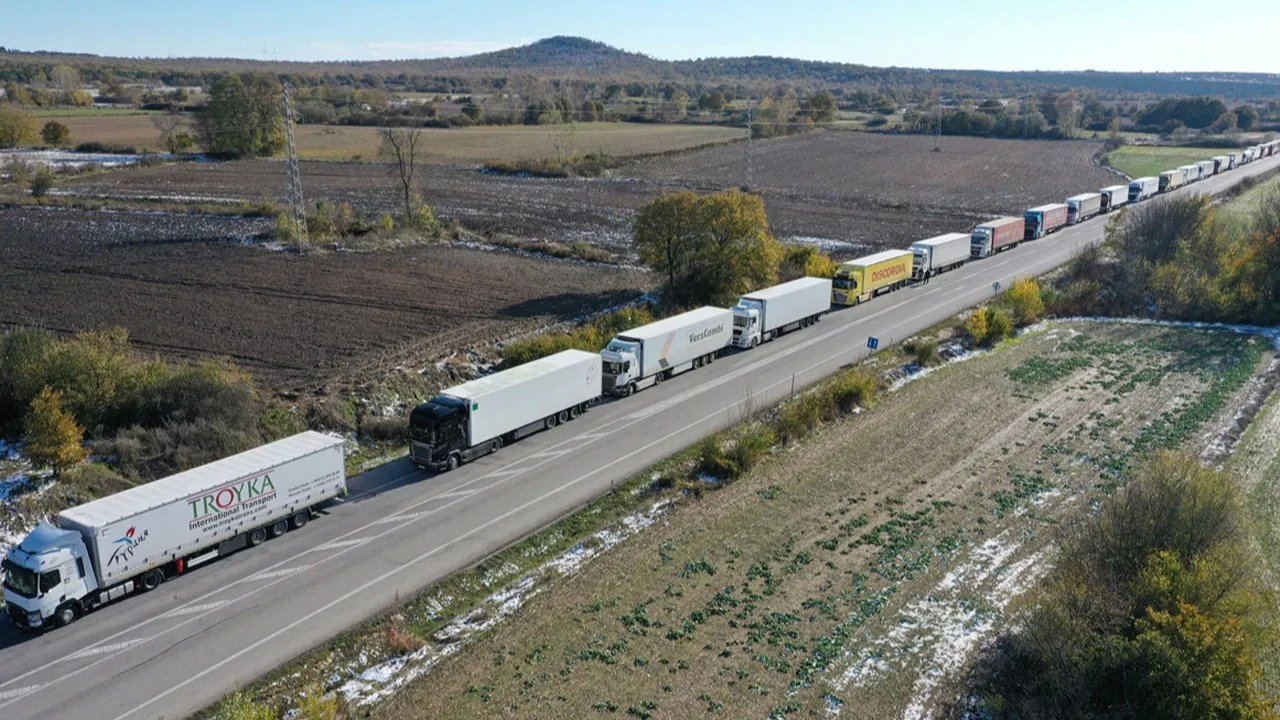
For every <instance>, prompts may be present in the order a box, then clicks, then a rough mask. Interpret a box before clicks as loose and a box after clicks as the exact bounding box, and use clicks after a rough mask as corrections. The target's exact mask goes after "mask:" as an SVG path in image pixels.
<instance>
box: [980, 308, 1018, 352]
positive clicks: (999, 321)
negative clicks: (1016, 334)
mask: <svg viewBox="0 0 1280 720" xmlns="http://www.w3.org/2000/svg"><path fill="white" fill-rule="evenodd" d="M986 314H987V342H989V343H992V344H994V343H998V342H1000V341H1001V340H1003V339H1005V338H1007V337H1012V336H1013V318H1012V317H1011V316H1010V315H1009V313H1008V312H1007V311H1005V310H1004V308H998V307H994V306H989V307H988V308H987V313H986Z"/></svg>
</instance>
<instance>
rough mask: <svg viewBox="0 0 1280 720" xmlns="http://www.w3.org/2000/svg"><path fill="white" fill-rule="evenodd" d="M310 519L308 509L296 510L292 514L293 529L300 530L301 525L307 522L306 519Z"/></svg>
mask: <svg viewBox="0 0 1280 720" xmlns="http://www.w3.org/2000/svg"><path fill="white" fill-rule="evenodd" d="M310 519H311V511H310V510H302V511H300V512H298V513H296V514H294V516H293V529H294V530H301V529H302V527H303V526H304V525H306V524H307V521H308V520H310Z"/></svg>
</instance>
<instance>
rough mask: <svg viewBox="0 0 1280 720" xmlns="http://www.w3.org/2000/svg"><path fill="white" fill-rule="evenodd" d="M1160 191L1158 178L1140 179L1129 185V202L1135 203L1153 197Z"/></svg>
mask: <svg viewBox="0 0 1280 720" xmlns="http://www.w3.org/2000/svg"><path fill="white" fill-rule="evenodd" d="M1159 191H1160V178H1157V177H1140V178H1137V179H1136V180H1134V181H1133V182H1131V183H1129V202H1131V203H1136V202H1139V201H1141V200H1146V199H1147V198H1149V197H1153V196H1154V195H1155V194H1156V193H1157V192H1159Z"/></svg>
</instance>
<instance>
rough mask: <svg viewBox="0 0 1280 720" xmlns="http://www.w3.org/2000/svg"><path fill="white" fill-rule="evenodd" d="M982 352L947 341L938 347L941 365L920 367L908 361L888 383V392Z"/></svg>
mask: <svg viewBox="0 0 1280 720" xmlns="http://www.w3.org/2000/svg"><path fill="white" fill-rule="evenodd" d="M984 352H986V351H985V350H970V349H968V348H966V347H965V346H964V345H962V344H961V343H959V342H951V343H947V344H946V345H943V346H942V347H940V348H938V357H940V358H942V364H941V365H937V366H934V367H921V366H920V365H918V364H916V363H909V364H907V365H905V366H903V367H902V368H901V369H900V370H899V372H900V374H899V375H898V377H896V378H895V379H894V381H893V382H892V383H890V385H889V392H894V391H895V390H900V389H901V388H902V387H904V386H905V385H906V384H907V383H909V382H912V381H914V380H919V379H920V378H922V377H925V376H927V375H930V374H932V373H934V372H936V371H937V370H940V369H942V368H944V367H947V366H948V365H952V364H954V363H958V362H964V361H965V360H969V359H971V358H975V357H977V356H979V355H981V354H982V353H984Z"/></svg>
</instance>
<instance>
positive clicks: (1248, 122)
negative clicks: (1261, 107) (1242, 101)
mask: <svg viewBox="0 0 1280 720" xmlns="http://www.w3.org/2000/svg"><path fill="white" fill-rule="evenodd" d="M1233 112H1235V115H1236V126H1237V127H1239V128H1240V129H1241V130H1252V129H1253V128H1254V126H1256V125H1257V124H1258V108H1256V107H1254V106H1252V105H1241V106H1240V107H1238V108H1236V109H1235V110H1234V111H1233Z"/></svg>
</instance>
